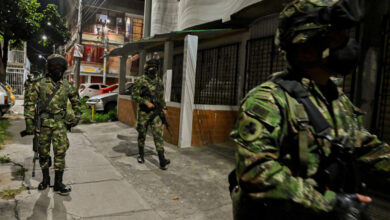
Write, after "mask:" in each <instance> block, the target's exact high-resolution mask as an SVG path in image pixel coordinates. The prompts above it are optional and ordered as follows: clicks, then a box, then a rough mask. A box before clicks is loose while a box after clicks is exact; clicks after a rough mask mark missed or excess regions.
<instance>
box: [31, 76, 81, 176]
mask: <svg viewBox="0 0 390 220" xmlns="http://www.w3.org/2000/svg"><path fill="white" fill-rule="evenodd" d="M56 86H59V90H58V91H57V93H56V94H55V96H54V97H53V99H52V100H51V102H50V104H49V105H48V107H47V108H46V110H45V111H44V113H43V114H42V115H41V117H42V127H41V134H40V142H39V145H40V146H39V163H40V165H41V168H43V169H44V168H48V167H50V144H51V143H52V142H53V150H54V169H55V170H64V168H65V153H66V150H67V149H68V147H69V140H68V138H67V135H66V132H67V128H66V126H65V117H66V114H67V111H66V108H67V103H68V99H69V100H70V102H71V104H72V109H73V111H74V112H75V115H76V117H77V119H75V120H77V121H78V120H79V117H80V114H81V110H80V106H81V103H80V100H79V96H78V93H77V90H76V89H75V88H74V87H72V86H71V85H70V84H69V82H68V81H66V80H62V81H59V82H58V83H55V82H54V81H53V80H52V79H51V78H50V77H45V78H43V79H41V80H39V81H37V82H35V83H34V84H32V85H31V88H30V95H29V97H28V98H27V99H26V102H25V113H24V115H25V118H26V120H27V121H30V120H31V123H32V120H33V119H34V114H35V112H34V110H35V103H37V101H38V102H39V104H40V105H41V106H42V105H43V103H45V102H46V100H47V99H48V97H49V96H50V94H52V92H53V90H54V89H55V87H56ZM29 123H30V122H29Z"/></svg>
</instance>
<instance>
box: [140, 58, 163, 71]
mask: <svg viewBox="0 0 390 220" xmlns="http://www.w3.org/2000/svg"><path fill="white" fill-rule="evenodd" d="M159 66H160V61H159V60H158V59H151V60H149V61H147V62H146V64H145V66H144V70H148V69H149V68H150V67H155V68H156V69H158V68H159Z"/></svg>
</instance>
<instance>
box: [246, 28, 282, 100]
mask: <svg viewBox="0 0 390 220" xmlns="http://www.w3.org/2000/svg"><path fill="white" fill-rule="evenodd" d="M246 50H247V55H246V67H245V78H244V79H245V81H244V94H246V93H248V92H249V91H250V90H251V89H253V88H254V87H256V86H257V85H260V84H261V83H263V82H265V81H267V79H268V77H269V76H270V75H271V74H272V73H274V72H277V71H282V70H283V69H285V67H286V62H285V60H284V58H283V56H282V55H281V54H280V53H279V51H278V50H277V48H276V46H275V45H274V36H270V37H264V38H259V39H254V40H250V41H248V43H247V49H246Z"/></svg>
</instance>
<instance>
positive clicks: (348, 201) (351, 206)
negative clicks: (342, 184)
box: [334, 193, 371, 220]
mask: <svg viewBox="0 0 390 220" xmlns="http://www.w3.org/2000/svg"><path fill="white" fill-rule="evenodd" d="M370 202H371V198H370V197H368V196H363V195H360V194H345V193H340V194H337V202H336V204H335V207H334V211H335V213H336V215H337V216H338V219H351V220H359V219H362V217H363V216H365V214H366V209H367V207H368V203H370Z"/></svg>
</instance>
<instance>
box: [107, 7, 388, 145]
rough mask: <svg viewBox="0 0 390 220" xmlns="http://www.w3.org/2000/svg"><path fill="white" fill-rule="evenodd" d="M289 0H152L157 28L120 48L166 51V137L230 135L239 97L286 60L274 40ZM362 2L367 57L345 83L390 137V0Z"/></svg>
mask: <svg viewBox="0 0 390 220" xmlns="http://www.w3.org/2000/svg"><path fill="white" fill-rule="evenodd" d="M285 2H286V1H284V0H277V1H274V0H259V1H255V0H253V1H233V0H232V1H226V0H223V1H222V0H221V1H213V2H212V3H210V2H207V1H196V2H195V1H191V0H180V1H176V0H164V1H152V0H150V1H145V16H144V17H145V31H146V32H147V33H149V35H151V36H150V37H149V38H145V39H143V40H141V42H142V43H139V44H138V46H137V44H128V45H125V47H124V48H123V49H121V50H117V51H115V53H113V54H116V56H122V57H126V56H127V55H128V54H137V53H139V54H140V56H142V55H147V54H148V53H151V52H156V51H157V52H159V54H160V55H161V57H162V59H163V62H164V67H163V74H164V79H165V82H166V84H165V86H166V100H167V105H168V109H169V115H168V121H169V122H170V125H171V126H170V130H171V131H170V132H167V131H166V132H165V133H164V137H165V139H166V141H168V142H170V143H173V144H175V145H179V146H181V147H187V146H201V145H206V144H212V143H220V142H225V141H227V140H228V139H229V132H230V131H231V129H232V128H233V126H234V123H235V120H236V117H237V112H238V108H239V104H240V100H241V99H242V98H243V97H244V96H245V94H246V93H247V92H248V91H249V90H251V89H252V88H254V87H255V86H257V85H259V84H261V83H262V82H264V81H266V80H267V78H268V77H269V76H270V74H271V73H274V72H277V71H282V70H283V69H285V67H286V62H285V59H284V57H283V55H282V54H281V53H280V51H279V50H278V48H277V47H276V46H275V45H274V38H275V32H276V29H277V26H278V15H279V12H280V10H281V9H282V8H283V4H284V3H285ZM362 5H363V7H365V12H366V14H365V16H366V19H364V20H363V22H362V23H361V25H359V27H357V28H355V29H353V30H351V32H350V34H351V35H352V36H354V37H356V38H357V39H359V41H360V43H361V47H362V54H361V62H360V66H359V68H358V69H357V70H356V72H355V73H354V74H352V75H349V76H347V77H344V79H343V88H344V91H345V93H346V94H347V95H348V96H349V97H350V98H351V99H352V100H353V102H354V103H355V104H356V105H357V106H359V107H360V108H361V109H362V110H363V111H365V112H367V115H366V121H365V125H366V127H367V128H368V129H370V130H371V131H372V132H375V133H378V134H379V136H380V137H381V138H382V139H384V140H385V141H390V135H389V134H390V132H388V131H389V128H390V113H389V112H390V111H388V106H389V104H388V103H390V102H389V100H390V99H389V96H388V94H389V92H388V88H390V84H389V82H390V80H388V78H389V76H390V68H389V65H388V64H389V58H390V56H389V54H390V52H389V45H390V44H389V40H390V38H389V36H390V29H389V24H390V22H389V21H390V19H389V13H390V7H389V2H388V1H383V0H376V1H375V4H372V1H370V2H369V1H363V2H362ZM378 5H381V7H378ZM147 29H149V30H147ZM140 62H141V63H142V62H144V59H142V58H141V59H140ZM121 64H123V65H125V62H124V61H122V63H121ZM123 65H121V67H122V66H123ZM135 114H136V104H135V103H134V102H133V101H132V100H131V97H129V96H124V95H121V96H120V97H119V108H118V115H119V119H120V120H121V121H123V122H125V123H127V124H129V125H135V122H136V115H135Z"/></svg>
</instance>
